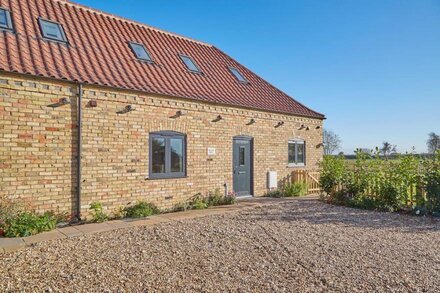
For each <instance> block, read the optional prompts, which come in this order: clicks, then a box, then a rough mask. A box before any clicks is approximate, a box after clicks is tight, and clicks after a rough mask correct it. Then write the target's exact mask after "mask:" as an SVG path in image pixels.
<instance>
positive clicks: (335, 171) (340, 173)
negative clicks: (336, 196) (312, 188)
mask: <svg viewBox="0 0 440 293" xmlns="http://www.w3.org/2000/svg"><path fill="white" fill-rule="evenodd" d="M345 173H346V169H345V162H344V158H343V157H342V156H338V157H333V156H325V157H324V159H323V161H322V163H321V176H320V178H319V184H320V185H321V188H322V190H323V191H324V192H325V193H327V195H332V194H333V193H335V192H336V187H337V186H338V185H339V184H341V183H342V181H343V178H344V175H345Z"/></svg>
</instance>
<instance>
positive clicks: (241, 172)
mask: <svg viewBox="0 0 440 293" xmlns="http://www.w3.org/2000/svg"><path fill="white" fill-rule="evenodd" d="M238 174H246V172H245V171H238Z"/></svg>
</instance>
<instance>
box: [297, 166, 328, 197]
mask: <svg viewBox="0 0 440 293" xmlns="http://www.w3.org/2000/svg"><path fill="white" fill-rule="evenodd" d="M319 175H320V173H319V170H295V171H292V176H291V180H292V183H296V182H304V183H305V184H306V185H307V194H313V193H320V192H321V187H320V186H319Z"/></svg>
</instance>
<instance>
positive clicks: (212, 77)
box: [0, 0, 324, 119]
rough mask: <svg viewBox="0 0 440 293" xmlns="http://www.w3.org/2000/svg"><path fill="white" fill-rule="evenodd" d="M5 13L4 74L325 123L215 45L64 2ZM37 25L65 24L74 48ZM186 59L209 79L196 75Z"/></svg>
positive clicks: (37, 0)
mask: <svg viewBox="0 0 440 293" xmlns="http://www.w3.org/2000/svg"><path fill="white" fill-rule="evenodd" d="M0 7H3V8H8V9H10V10H11V14H12V18H13V23H14V33H10V32H4V31H0V54H1V55H0V70H3V71H11V72H19V73H25V74H31V75H38V76H45V77H52V78H56V79H65V80H70V81H78V82H83V83H90V84H97V85H104V86H111V87H117V88H124V89H132V90H139V91H144V92H148V93H156V94H162V95H170V96H175V97H181V98H189V99H195V100H203V101H207V102H212V103H220V104H225V105H234V106H242V107H247V108H254V109H261V110H266V111H271V112H280V113H286V114H294V115H300V116H307V117H314V118H320V119H323V118H324V116H323V115H322V114H320V113H318V112H315V111H313V110H311V109H309V108H307V107H306V106H304V105H302V104H301V103H299V102H297V101H295V100H294V99H292V98H291V97H289V96H288V95H287V94H285V93H283V92H282V91H280V90H279V89H277V88H275V87H274V86H272V85H271V84H269V83H268V82H266V81H265V80H263V79H262V78H260V77H259V76H258V75H256V74H255V73H253V72H252V71H250V70H248V69H247V68H245V67H244V66H242V65H241V64H239V63H238V62H237V61H235V60H234V59H232V58H231V57H229V56H228V55H226V54H225V53H223V52H222V51H221V50H219V49H217V48H216V47H214V46H212V45H208V44H205V43H202V42H199V41H195V40H192V39H189V38H185V37H182V36H179V35H176V34H172V33H169V32H166V31H163V30H159V29H156V28H153V27H150V26H147V25H144V24H140V23H138V22H134V21H130V20H127V19H124V18H121V17H117V16H114V15H111V14H107V13H104V12H101V11H98V10H94V9H91V8H88V7H85V6H82V5H79V4H75V3H72V2H70V1H65V0H27V1H25V0H0ZM38 17H42V18H45V19H49V20H52V21H56V22H59V23H60V24H62V26H63V29H64V31H65V34H66V36H67V39H68V41H69V43H68V44H62V43H56V42H51V41H47V40H44V39H43V38H42V36H41V32H40V27H39V25H38V21H37V19H38ZM130 41H135V42H138V43H141V44H144V45H145V47H146V48H147V50H148V51H149V53H150V55H151V57H152V59H153V63H148V62H142V61H139V60H137V59H136V57H135V56H134V54H133V52H132V51H131V49H130V47H129V45H128V42H130ZM179 54H183V55H187V56H190V57H191V58H192V59H193V60H194V62H195V63H196V64H197V66H198V67H199V68H200V69H201V71H202V72H203V74H197V73H192V72H190V71H189V70H188V69H187V68H186V67H185V65H184V63H183V62H182V61H181V60H180V58H179ZM228 67H234V68H237V69H238V70H239V71H240V72H241V74H242V75H243V76H244V77H245V78H246V79H247V80H248V81H249V83H248V84H244V83H240V82H238V81H237V79H236V78H235V77H234V76H233V75H232V74H231V72H230V71H229V69H228Z"/></svg>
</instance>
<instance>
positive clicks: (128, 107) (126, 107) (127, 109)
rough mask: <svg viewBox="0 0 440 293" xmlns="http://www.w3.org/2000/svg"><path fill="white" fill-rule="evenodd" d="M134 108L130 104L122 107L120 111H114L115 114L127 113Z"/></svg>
mask: <svg viewBox="0 0 440 293" xmlns="http://www.w3.org/2000/svg"><path fill="white" fill-rule="evenodd" d="M134 110H135V109H134V107H133V106H132V105H127V106H125V108H124V109H122V110H120V111H118V112H116V113H117V114H125V113H128V112H131V111H134Z"/></svg>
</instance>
